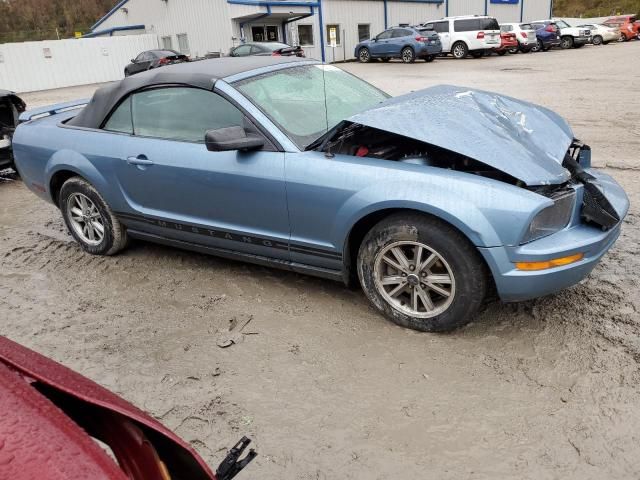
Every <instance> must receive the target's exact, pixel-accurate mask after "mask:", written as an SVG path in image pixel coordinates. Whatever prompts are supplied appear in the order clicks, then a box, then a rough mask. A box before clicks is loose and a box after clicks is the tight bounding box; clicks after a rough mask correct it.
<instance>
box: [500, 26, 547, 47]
mask: <svg viewBox="0 0 640 480" xmlns="http://www.w3.org/2000/svg"><path fill="white" fill-rule="evenodd" d="M500 31H502V32H509V33H515V34H516V38H517V39H518V47H514V48H511V49H509V53H518V51H520V52H522V53H529V52H530V51H531V50H533V49H534V48H535V46H536V45H537V43H538V41H537V38H536V29H535V28H533V25H531V24H530V23H501V24H500Z"/></svg>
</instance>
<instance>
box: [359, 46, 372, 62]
mask: <svg viewBox="0 0 640 480" xmlns="http://www.w3.org/2000/svg"><path fill="white" fill-rule="evenodd" d="M359 53H360V55H359V57H360V61H361V62H362V63H367V62H368V61H369V57H370V55H369V50H367V49H366V48H361V49H360V52H359Z"/></svg>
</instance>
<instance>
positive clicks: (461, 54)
mask: <svg viewBox="0 0 640 480" xmlns="http://www.w3.org/2000/svg"><path fill="white" fill-rule="evenodd" d="M468 53H469V49H468V48H467V44H466V43H464V42H456V43H454V44H453V46H452V47H451V55H453V58H457V59H461V58H465V57H466V56H467V54H468Z"/></svg>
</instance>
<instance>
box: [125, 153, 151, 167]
mask: <svg viewBox="0 0 640 480" xmlns="http://www.w3.org/2000/svg"><path fill="white" fill-rule="evenodd" d="M127 163H128V164H129V165H153V161H152V160H149V159H148V158H147V156H146V155H138V156H137V157H127Z"/></svg>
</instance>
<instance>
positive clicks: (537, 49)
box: [531, 39, 543, 52]
mask: <svg viewBox="0 0 640 480" xmlns="http://www.w3.org/2000/svg"><path fill="white" fill-rule="evenodd" d="M542 47H543V44H542V40H540V39H538V40H536V44H535V45H534V46H533V47H532V48H531V51H532V52H541V51H542Z"/></svg>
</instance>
